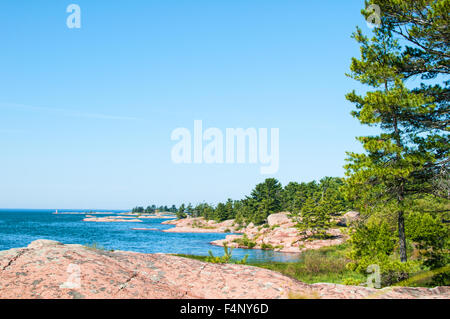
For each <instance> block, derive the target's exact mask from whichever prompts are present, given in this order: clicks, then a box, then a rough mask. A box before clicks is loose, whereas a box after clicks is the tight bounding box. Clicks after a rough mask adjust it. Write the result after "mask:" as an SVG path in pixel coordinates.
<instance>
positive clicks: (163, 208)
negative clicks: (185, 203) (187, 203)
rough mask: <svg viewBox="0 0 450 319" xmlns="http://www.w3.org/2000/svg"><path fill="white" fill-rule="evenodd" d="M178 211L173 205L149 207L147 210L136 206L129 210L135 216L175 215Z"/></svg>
mask: <svg viewBox="0 0 450 319" xmlns="http://www.w3.org/2000/svg"><path fill="white" fill-rule="evenodd" d="M177 211H178V209H177V207H176V206H175V205H172V206H171V207H168V206H158V207H157V206H156V205H151V206H147V208H144V207H142V206H137V207H135V208H133V209H132V210H131V212H133V213H137V214H153V213H156V212H170V213H176V212H177Z"/></svg>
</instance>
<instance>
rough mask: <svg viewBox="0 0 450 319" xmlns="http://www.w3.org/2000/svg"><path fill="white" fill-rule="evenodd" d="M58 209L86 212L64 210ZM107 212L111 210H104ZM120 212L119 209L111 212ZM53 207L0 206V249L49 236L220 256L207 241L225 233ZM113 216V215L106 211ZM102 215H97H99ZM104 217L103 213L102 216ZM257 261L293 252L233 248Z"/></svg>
mask: <svg viewBox="0 0 450 319" xmlns="http://www.w3.org/2000/svg"><path fill="white" fill-rule="evenodd" d="M59 212H60V213H62V212H86V213H88V212H89V211H84V210H73V211H71V210H64V211H59ZM108 212H111V211H108ZM113 212H114V213H120V212H121V211H113ZM53 213H54V211H53V210H23V209H22V210H19V209H14V210H13V209H9V210H6V209H3V210H1V209H0V250H6V249H10V248H17V247H25V246H27V245H28V244H29V243H30V242H32V241H34V240H37V239H50V240H56V241H59V242H62V243H64V244H81V245H92V244H94V243H96V244H97V245H99V246H102V247H104V248H105V249H114V250H125V251H135V252H141V253H176V254H193V255H207V254H208V251H209V250H211V251H212V252H213V254H214V255H215V256H222V255H223V248H222V247H218V246H213V245H211V244H210V242H211V241H213V240H217V239H223V238H225V236H226V235H227V234H215V233H207V234H199V233H165V232H162V231H148V230H132V228H156V229H159V230H164V229H168V228H171V227H174V226H172V225H162V224H161V222H162V221H164V220H166V219H143V222H142V223H132V222H131V223H130V222H126V223H120V222H116V223H96V222H84V221H83V218H85V215H84V214H80V215H64V214H58V215H55V214H53ZM110 215H113V214H110ZM101 216H103V215H98V217H101ZM105 216H107V215H105ZM246 254H248V255H249V260H253V261H255V260H258V261H283V262H285V261H294V260H297V259H298V255H296V254H288V253H280V252H273V251H266V250H258V249H234V250H233V258H242V257H244V256H245V255H246Z"/></svg>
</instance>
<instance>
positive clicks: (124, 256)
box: [0, 240, 450, 299]
mask: <svg viewBox="0 0 450 319" xmlns="http://www.w3.org/2000/svg"><path fill="white" fill-rule="evenodd" d="M0 298H1V299H16V298H18V299H37V298H43V299H83V298H86V299H97V298H102V299H116V298H141V299H167V298H174V299H212V298H219V299H235V298H243V299H256V298H258V299H275V298H315V299H318V298H323V299H355V298H357V299H362V298H389V299H392V298H402V299H404V298H408V299H415V298H427V299H436V298H440V299H449V298H450V287H436V288H409V287H394V288H384V289H379V290H378V289H373V288H365V287H359V286H343V285H336V284H322V283H320V284H311V285H310V284H305V283H302V282H299V281H297V280H294V279H292V278H289V277H286V276H284V275H281V274H280V273H277V272H274V271H271V270H266V269H262V268H257V267H252V266H246V265H235V264H212V263H205V262H201V261H198V260H193V259H187V258H182V257H177V256H172V255H165V254H142V253H134V252H124V251H115V252H109V251H104V250H98V249H93V248H89V247H85V246H81V245H63V244H61V243H58V242H55V241H50V240H37V241H34V242H32V243H31V244H29V245H28V246H27V247H25V248H15V249H10V250H6V251H0Z"/></svg>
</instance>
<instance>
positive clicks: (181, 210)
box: [177, 204, 187, 219]
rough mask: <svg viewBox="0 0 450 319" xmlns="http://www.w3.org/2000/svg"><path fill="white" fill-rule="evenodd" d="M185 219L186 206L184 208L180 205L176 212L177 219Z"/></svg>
mask: <svg viewBox="0 0 450 319" xmlns="http://www.w3.org/2000/svg"><path fill="white" fill-rule="evenodd" d="M186 217H187V214H186V206H184V204H181V206H180V208H179V209H178V211H177V218H178V219H182V218H186Z"/></svg>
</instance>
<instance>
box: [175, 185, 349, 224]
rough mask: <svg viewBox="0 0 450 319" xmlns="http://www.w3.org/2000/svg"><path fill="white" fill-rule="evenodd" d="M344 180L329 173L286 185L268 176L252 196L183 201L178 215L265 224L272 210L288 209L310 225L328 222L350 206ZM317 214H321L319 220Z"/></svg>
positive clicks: (218, 220)
mask: <svg viewBox="0 0 450 319" xmlns="http://www.w3.org/2000/svg"><path fill="white" fill-rule="evenodd" d="M343 184H344V182H343V180H342V179H341V178H338V177H325V178H323V179H321V180H320V181H318V182H317V181H312V182H309V183H296V182H291V183H289V184H287V185H286V186H285V187H283V186H282V185H281V183H280V182H279V181H278V180H276V179H275V178H268V179H266V180H265V181H264V182H263V183H260V184H258V185H256V186H255V188H254V189H253V190H252V192H251V193H250V195H249V196H246V197H245V198H244V199H241V200H232V199H228V200H227V201H226V202H222V203H218V204H217V205H215V206H213V205H210V204H207V203H200V204H197V205H196V206H193V205H192V204H188V205H185V204H182V205H181V206H180V208H179V209H178V212H177V216H178V218H186V217H187V216H188V215H189V216H191V217H204V218H205V219H208V220H215V221H217V222H221V221H224V220H227V219H235V220H236V223H238V224H249V223H253V224H255V225H261V224H264V223H266V222H267V217H268V216H269V215H270V214H274V213H279V212H282V211H287V212H289V213H291V214H292V215H295V216H302V217H303V219H305V221H306V220H307V221H308V222H307V223H308V225H309V226H310V228H314V227H318V224H320V223H322V224H323V226H324V227H319V228H326V224H327V223H328V221H329V219H330V218H331V217H332V215H333V214H339V213H340V212H343V211H345V210H346V209H349V208H350V206H351V205H350V203H349V202H348V201H346V199H345V198H344V196H343V195H342V192H340V188H341V187H342V186H343ZM316 216H321V218H319V219H320V220H321V221H319V219H318V218H316Z"/></svg>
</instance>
